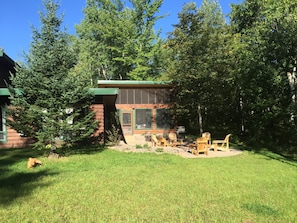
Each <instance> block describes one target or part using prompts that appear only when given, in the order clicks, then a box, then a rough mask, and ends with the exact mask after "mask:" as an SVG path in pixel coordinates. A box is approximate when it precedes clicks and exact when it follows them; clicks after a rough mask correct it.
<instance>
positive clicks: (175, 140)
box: [168, 132, 183, 147]
mask: <svg viewBox="0 0 297 223" xmlns="http://www.w3.org/2000/svg"><path fill="white" fill-rule="evenodd" d="M168 139H169V144H170V145H171V146H173V147H176V146H181V145H183V140H182V139H178V138H177V135H176V133H174V132H170V133H169V134H168Z"/></svg>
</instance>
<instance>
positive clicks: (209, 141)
mask: <svg viewBox="0 0 297 223" xmlns="http://www.w3.org/2000/svg"><path fill="white" fill-rule="evenodd" d="M202 137H204V138H206V139H207V142H208V145H209V147H211V134H210V132H203V133H202Z"/></svg>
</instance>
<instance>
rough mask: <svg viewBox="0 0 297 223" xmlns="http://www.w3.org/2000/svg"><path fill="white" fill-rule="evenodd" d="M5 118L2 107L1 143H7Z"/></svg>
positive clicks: (0, 114) (0, 108) (0, 113)
mask: <svg viewBox="0 0 297 223" xmlns="http://www.w3.org/2000/svg"><path fill="white" fill-rule="evenodd" d="M4 117H5V114H4V108H3V107H0V142H4V141H6V128H5V119H4Z"/></svg>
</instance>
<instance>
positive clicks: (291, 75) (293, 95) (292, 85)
mask: <svg viewBox="0 0 297 223" xmlns="http://www.w3.org/2000/svg"><path fill="white" fill-rule="evenodd" d="M295 63H296V62H295ZM287 76H288V80H289V85H290V88H291V99H292V103H293V104H295V103H296V87H295V86H296V83H297V79H296V66H295V67H293V71H292V72H287ZM294 119H295V114H294V113H293V112H291V121H294Z"/></svg>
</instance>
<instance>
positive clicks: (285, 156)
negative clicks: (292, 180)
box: [232, 144, 297, 167]
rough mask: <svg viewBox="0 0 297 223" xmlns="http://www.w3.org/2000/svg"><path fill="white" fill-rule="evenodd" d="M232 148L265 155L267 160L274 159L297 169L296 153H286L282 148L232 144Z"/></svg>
mask: <svg viewBox="0 0 297 223" xmlns="http://www.w3.org/2000/svg"><path fill="white" fill-rule="evenodd" d="M232 147H234V148H236V149H239V150H242V151H244V150H245V151H250V152H254V153H257V154H261V155H264V156H265V157H267V159H274V160H278V161H280V162H283V163H286V164H289V165H292V166H295V167H297V154H296V153H294V152H286V150H285V149H282V148H272V147H270V148H263V147H261V146H250V147H249V146H245V145H235V144H232Z"/></svg>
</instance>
